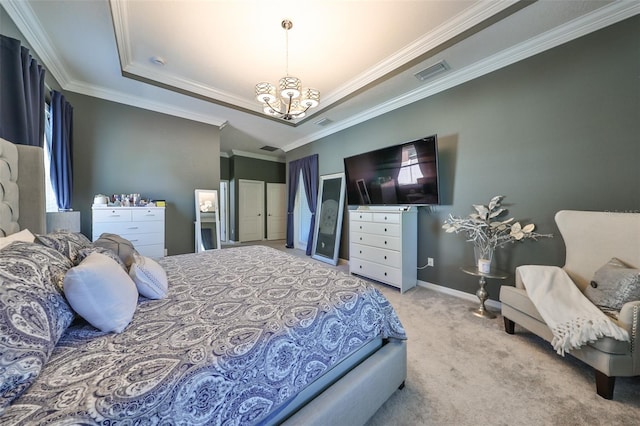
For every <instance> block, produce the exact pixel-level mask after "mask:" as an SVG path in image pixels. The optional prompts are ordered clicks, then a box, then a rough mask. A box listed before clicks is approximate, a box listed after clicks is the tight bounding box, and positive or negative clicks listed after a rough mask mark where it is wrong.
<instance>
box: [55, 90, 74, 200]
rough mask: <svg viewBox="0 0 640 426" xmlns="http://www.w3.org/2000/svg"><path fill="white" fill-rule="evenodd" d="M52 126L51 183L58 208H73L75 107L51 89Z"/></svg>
mask: <svg viewBox="0 0 640 426" xmlns="http://www.w3.org/2000/svg"><path fill="white" fill-rule="evenodd" d="M51 128H52V136H51V151H50V153H51V168H50V173H51V174H50V177H51V184H52V186H53V191H54V192H55V193H56V199H57V201H58V210H62V211H64V210H71V195H72V191H73V164H72V157H71V152H72V149H73V140H72V129H73V107H72V106H71V104H70V103H69V102H67V100H66V99H65V98H64V96H63V95H62V93H60V92H58V91H56V90H52V91H51Z"/></svg>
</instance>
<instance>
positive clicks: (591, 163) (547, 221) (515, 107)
mask: <svg viewBox="0 0 640 426" xmlns="http://www.w3.org/2000/svg"><path fill="white" fill-rule="evenodd" d="M639 113H640V17H634V18H631V19H628V20H626V21H624V22H621V23H619V24H616V25H614V26H612V27H609V28H605V29H603V30H600V31H598V32H596V33H593V34H591V35H588V36H586V37H583V38H581V39H578V40H575V41H573V42H570V43H568V44H566V45H563V46H559V47H557V48H555V49H552V50H550V51H548V52H545V53H542V54H540V55H537V56H535V57H532V58H530V59H527V60H525V61H522V62H519V63H517V64H514V65H512V66H509V67H507V68H505V69H502V70H499V71H496V72H493V73H491V74H489V75H486V76H484V77H481V78H478V79H476V80H474V81H471V82H468V83H466V84H464V85H461V86H458V87H455V88H453V89H450V90H448V91H445V92H443V93H440V94H438V95H435V96H432V97H430V98H428V99H424V100H422V101H419V102H415V103H413V104H411V105H408V106H406V107H404V108H402V109H399V110H396V111H393V112H390V113H388V114H385V115H383V116H380V117H377V118H375V119H372V120H370V121H367V122H365V123H362V124H360V125H358V126H355V127H352V128H350V129H347V130H344V131H341V132H339V133H336V134H334V135H331V136H329V137H326V138H323V139H321V140H318V141H316V142H314V143H312V144H309V145H305V146H303V147H300V148H298V149H296V150H293V151H290V152H288V153H287V162H289V161H291V160H295V159H298V158H301V157H304V156H307V155H310V154H313V153H318V154H319V167H320V175H324V174H329V173H335V172H341V171H343V163H342V158H343V157H348V156H351V155H354V154H358V153H361V152H365V151H370V150H373V149H376V148H380V147H384V146H389V145H394V144H397V143H401V142H405V141H409V140H412V139H417V138H419V137H423V136H427V135H431V134H437V135H438V142H439V155H440V158H439V160H440V173H441V181H440V189H441V191H442V204H441V205H440V206H435V207H432V208H424V207H423V208H420V211H419V224H418V253H417V256H418V265H424V264H426V262H427V257H433V258H434V259H435V267H433V268H431V267H430V268H426V269H424V270H420V271H418V279H419V280H422V281H426V282H430V283H435V284H439V285H443V286H446V287H450V288H453V289H457V290H462V291H465V292H469V293H475V291H476V289H477V279H476V278H473V277H469V276H467V275H465V274H464V273H462V272H461V271H460V269H459V268H460V266H462V265H465V264H472V263H473V250H472V245H471V244H470V243H466V242H465V241H464V238H463V237H462V236H461V235H450V234H445V233H444V232H443V230H442V229H441V225H442V222H443V221H444V220H445V219H446V217H447V216H448V215H449V214H450V213H453V214H455V215H461V216H465V215H467V214H468V213H470V212H471V205H472V204H478V203H481V204H486V203H488V201H489V199H490V198H491V197H492V196H493V195H505V196H506V199H505V200H504V201H505V203H506V205H507V207H508V208H509V211H510V216H513V217H515V218H516V219H519V220H522V221H525V222H529V221H532V222H534V223H535V224H536V225H537V230H538V231H539V232H542V233H554V234H556V237H555V238H553V239H546V240H540V241H537V242H533V241H527V242H524V243H523V244H517V245H514V246H508V248H507V249H504V250H498V251H497V253H496V257H497V262H498V266H499V267H500V268H502V269H504V270H506V271H509V272H510V273H513V271H514V269H515V267H516V266H517V265H520V264H556V265H561V264H562V263H563V261H564V245H563V243H562V238H561V237H560V235H559V234H558V231H557V228H556V226H555V223H554V221H553V216H554V214H555V212H556V211H558V210H561V209H584V210H610V211H629V210H633V211H638V209H640V189H639V184H640V167H639V166H638V164H639V160H640V140H639V135H640V115H639ZM348 231H349V227H348V223H347V222H346V215H345V222H344V224H343V238H342V242H341V243H342V245H341V250H340V257H341V258H348V256H349V253H348V238H347V236H348ZM585 232H588V230H585ZM506 282H507V283H512V282H513V276H511V277H510V278H509V279H508V280H507V281H506ZM500 284H501V283H498V282H495V281H493V282H490V283H489V285H488V290H489V293H490V297H491V298H493V299H497V297H498V293H499V285H500Z"/></svg>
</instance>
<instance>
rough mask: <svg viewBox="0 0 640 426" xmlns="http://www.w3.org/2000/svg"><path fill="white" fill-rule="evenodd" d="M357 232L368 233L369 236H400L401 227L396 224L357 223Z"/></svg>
mask: <svg viewBox="0 0 640 426" xmlns="http://www.w3.org/2000/svg"><path fill="white" fill-rule="evenodd" d="M354 225H355V228H354V230H355V231H356V232H366V233H367V234H376V235H388V236H390V237H399V236H400V225H397V224H394V223H376V222H357V223H355V224H354Z"/></svg>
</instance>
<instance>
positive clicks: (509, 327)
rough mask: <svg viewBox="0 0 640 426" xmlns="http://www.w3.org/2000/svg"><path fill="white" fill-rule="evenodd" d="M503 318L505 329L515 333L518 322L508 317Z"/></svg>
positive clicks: (509, 332)
mask: <svg viewBox="0 0 640 426" xmlns="http://www.w3.org/2000/svg"><path fill="white" fill-rule="evenodd" d="M502 318H504V331H506V332H507V333H508V334H514V333H515V332H516V323H515V322H513V321H511V320H510V319H509V318H507V317H502Z"/></svg>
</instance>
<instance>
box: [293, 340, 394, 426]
mask: <svg viewBox="0 0 640 426" xmlns="http://www.w3.org/2000/svg"><path fill="white" fill-rule="evenodd" d="M406 377H407V344H406V341H388V342H387V343H386V344H385V345H383V346H382V347H381V348H380V349H378V350H377V351H376V352H375V353H373V354H372V355H371V356H370V357H368V358H367V359H365V360H364V361H363V362H362V363H361V364H359V365H358V366H357V367H355V368H354V369H353V370H351V371H349V373H347V374H346V375H345V376H343V377H342V378H341V379H340V380H338V381H337V382H336V383H334V384H333V385H331V386H330V387H329V388H327V389H326V390H325V391H324V392H322V393H321V394H320V395H318V396H317V397H316V398H314V399H313V400H312V401H310V402H309V403H308V404H306V405H305V406H304V407H302V408H301V409H300V410H299V411H297V412H296V413H295V414H293V415H292V416H291V417H289V418H288V419H287V420H285V421H284V422H283V423H282V424H283V425H286V426H293V425H304V426H309V425H318V426H325V425H333V426H339V425H350V426H351V425H362V424H364V423H365V422H366V421H367V420H369V419H370V418H371V416H373V415H374V414H375V412H376V411H377V410H378V408H380V407H381V406H382V404H384V403H385V401H386V400H387V399H389V397H390V396H391V395H392V394H393V393H394V392H395V391H396V390H398V389H399V388H402V387H403V385H404V381H405V379H406Z"/></svg>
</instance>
